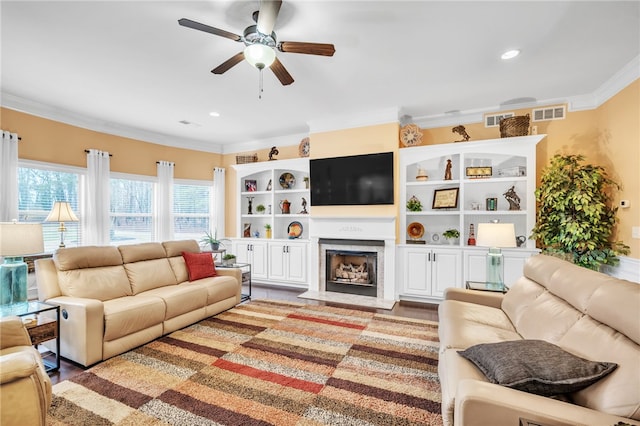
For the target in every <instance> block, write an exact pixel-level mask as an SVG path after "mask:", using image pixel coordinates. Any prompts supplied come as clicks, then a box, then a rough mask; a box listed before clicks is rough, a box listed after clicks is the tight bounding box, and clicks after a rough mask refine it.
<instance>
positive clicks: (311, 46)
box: [178, 0, 336, 86]
mask: <svg viewBox="0 0 640 426" xmlns="http://www.w3.org/2000/svg"><path fill="white" fill-rule="evenodd" d="M281 5H282V1H281V0H261V1H260V10H257V11H255V12H253V20H254V21H255V22H256V25H250V26H248V27H247V28H245V30H244V33H243V35H241V36H240V35H238V34H234V33H230V32H228V31H225V30H221V29H219V28H215V27H211V26H209V25H205V24H201V23H200V22H196V21H192V20H190V19H187V18H182V19H179V20H178V23H179V24H180V25H182V26H183V27H188V28H193V29H194V30H199V31H204V32H207V33H211V34H214V35H217V36H220V37H225V38H229V39H231V40H233V41H237V42H242V43H244V45H245V48H244V50H243V51H242V52H239V53H237V54H236V55H234V56H232V57H231V58H229V59H227V60H226V61H225V62H223V63H222V64H220V65H218V66H217V67H215V68H214V69H212V70H211V72H212V73H214V74H224V73H225V72H227V71H228V70H229V69H231V68H232V67H234V66H235V65H237V64H239V63H240V62H242V60H243V59H246V60H247V62H249V63H250V64H251V65H253V66H254V67H256V68H258V69H259V70H262V69H264V68H271V71H273V73H274V74H275V75H276V77H277V78H278V80H280V83H282V84H283V85H284V86H287V85H289V84H291V83H293V77H291V74H289V72H288V71H287V70H286V68H285V67H284V65H282V63H281V62H280V60H279V59H278V58H277V57H276V52H275V49H278V50H279V51H280V52H285V53H304V54H308V55H321V56H333V54H334V53H335V51H336V49H335V47H334V46H333V44H326V43H308V42H298V41H281V42H278V40H277V38H276V33H275V32H273V27H274V25H275V23H276V19H277V17H278V13H279V12H280V6H281Z"/></svg>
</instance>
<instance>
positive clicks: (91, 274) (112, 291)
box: [58, 265, 132, 301]
mask: <svg viewBox="0 0 640 426" xmlns="http://www.w3.org/2000/svg"><path fill="white" fill-rule="evenodd" d="M58 285H59V286H60V292H61V293H62V295H63V296H70V297H82V298H87V299H96V300H101V301H105V300H110V299H115V298H118V297H124V296H131V294H132V292H131V285H130V284H129V278H128V277H127V273H126V272H125V270H124V267H123V266H122V265H119V266H104V267H96V268H86V269H72V270H66V271H58Z"/></svg>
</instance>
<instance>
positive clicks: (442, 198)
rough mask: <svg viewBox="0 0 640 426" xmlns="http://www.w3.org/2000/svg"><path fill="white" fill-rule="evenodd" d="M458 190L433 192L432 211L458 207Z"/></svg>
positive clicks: (449, 189) (437, 190)
mask: <svg viewBox="0 0 640 426" xmlns="http://www.w3.org/2000/svg"><path fill="white" fill-rule="evenodd" d="M459 189H460V188H448V189H436V190H434V191H433V204H432V206H431V208H432V209H455V208H456V207H458V192H459Z"/></svg>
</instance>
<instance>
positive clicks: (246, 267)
mask: <svg viewBox="0 0 640 426" xmlns="http://www.w3.org/2000/svg"><path fill="white" fill-rule="evenodd" d="M216 268H239V269H240V270H241V271H242V283H241V286H243V287H244V286H247V287H248V289H249V293H242V295H241V296H240V302H244V301H246V300H251V264H250V263H234V264H231V265H224V264H222V263H221V264H217V263H216Z"/></svg>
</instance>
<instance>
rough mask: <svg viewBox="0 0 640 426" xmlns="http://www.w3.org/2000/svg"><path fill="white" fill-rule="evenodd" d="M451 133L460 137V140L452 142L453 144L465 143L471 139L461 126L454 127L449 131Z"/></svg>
mask: <svg viewBox="0 0 640 426" xmlns="http://www.w3.org/2000/svg"><path fill="white" fill-rule="evenodd" d="M451 131H452V132H453V133H457V134H459V135H460V136H462V140H459V141H454V142H466V141H468V140H469V139H471V137H470V136H469V134H468V133H467V130H466V129H465V128H464V126H463V125H462V124H461V125H459V126H456V127H454V128H453V129H451Z"/></svg>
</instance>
